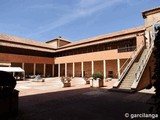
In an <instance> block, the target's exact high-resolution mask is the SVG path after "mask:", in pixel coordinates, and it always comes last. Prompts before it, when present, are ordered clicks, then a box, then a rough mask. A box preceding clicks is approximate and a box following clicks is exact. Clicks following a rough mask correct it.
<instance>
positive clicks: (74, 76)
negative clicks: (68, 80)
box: [72, 63, 75, 77]
mask: <svg viewBox="0 0 160 120" xmlns="http://www.w3.org/2000/svg"><path fill="white" fill-rule="evenodd" d="M72 75H73V77H75V63H73V74H72Z"/></svg>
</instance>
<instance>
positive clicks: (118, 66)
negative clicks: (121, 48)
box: [117, 59, 121, 79]
mask: <svg viewBox="0 0 160 120" xmlns="http://www.w3.org/2000/svg"><path fill="white" fill-rule="evenodd" d="M117 70H118V79H119V78H120V76H121V73H120V59H117Z"/></svg>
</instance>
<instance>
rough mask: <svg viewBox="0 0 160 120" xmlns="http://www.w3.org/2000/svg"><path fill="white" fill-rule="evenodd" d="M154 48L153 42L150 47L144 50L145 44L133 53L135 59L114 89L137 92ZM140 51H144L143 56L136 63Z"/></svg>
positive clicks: (131, 61) (124, 71)
mask: <svg viewBox="0 0 160 120" xmlns="http://www.w3.org/2000/svg"><path fill="white" fill-rule="evenodd" d="M148 39H149V38H148ZM153 46H154V45H153V42H151V43H150V45H149V46H147V47H146V48H145V49H144V50H143V48H144V44H143V43H142V44H141V46H140V47H139V48H138V49H137V51H136V52H135V53H133V54H134V55H132V56H134V57H132V58H131V60H130V62H129V63H128V65H126V67H125V69H124V70H123V72H122V74H121V76H120V78H119V79H118V80H117V82H116V83H115V84H114V86H113V89H116V90H119V91H128V92H129V91H135V90H136V88H137V86H138V84H139V81H140V79H141V77H142V74H143V72H144V70H145V67H146V65H147V63H148V61H149V58H150V56H151V54H152V50H153ZM142 50H143V51H142ZM140 51H142V54H141V56H140V58H139V60H138V61H136V58H137V56H138V55H139V54H140V53H141V52H140ZM125 64H126V63H125Z"/></svg>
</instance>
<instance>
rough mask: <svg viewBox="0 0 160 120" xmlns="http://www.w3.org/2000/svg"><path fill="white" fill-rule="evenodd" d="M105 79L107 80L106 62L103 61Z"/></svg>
mask: <svg viewBox="0 0 160 120" xmlns="http://www.w3.org/2000/svg"><path fill="white" fill-rule="evenodd" d="M103 77H104V79H106V60H103Z"/></svg>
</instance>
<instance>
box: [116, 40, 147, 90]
mask: <svg viewBox="0 0 160 120" xmlns="http://www.w3.org/2000/svg"><path fill="white" fill-rule="evenodd" d="M143 47H144V41H142V42H141V44H140V45H139V46H138V47H137V48H136V49H135V50H134V51H133V53H132V55H131V56H130V57H129V58H128V59H127V60H126V62H125V63H124V64H123V65H122V67H121V68H120V71H119V72H121V71H122V73H121V76H120V78H119V79H118V80H117V81H116V82H115V84H114V85H113V87H114V88H116V87H118V86H119V84H120V83H121V81H122V80H123V78H124V77H125V75H126V73H127V72H128V70H129V69H130V67H131V66H132V64H133V62H134V61H135V59H136V57H137V56H138V54H139V53H140V51H141V50H142V48H143Z"/></svg>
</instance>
